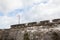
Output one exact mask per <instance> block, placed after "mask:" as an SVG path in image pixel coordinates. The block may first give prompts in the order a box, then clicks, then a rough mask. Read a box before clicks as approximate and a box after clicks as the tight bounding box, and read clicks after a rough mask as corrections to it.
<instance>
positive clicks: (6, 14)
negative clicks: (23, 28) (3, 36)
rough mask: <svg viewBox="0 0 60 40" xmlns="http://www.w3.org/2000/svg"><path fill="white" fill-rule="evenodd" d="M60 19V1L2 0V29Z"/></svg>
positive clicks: (0, 5) (0, 12) (0, 17)
mask: <svg viewBox="0 0 60 40" xmlns="http://www.w3.org/2000/svg"><path fill="white" fill-rule="evenodd" d="M18 15H20V23H27V22H32V21H41V20H51V19H55V18H60V0H0V28H1V29H4V28H10V25H13V24H17V23H18Z"/></svg>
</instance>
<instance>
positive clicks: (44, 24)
mask: <svg viewBox="0 0 60 40" xmlns="http://www.w3.org/2000/svg"><path fill="white" fill-rule="evenodd" d="M0 40H60V19H54V20H52V22H50V21H49V20H45V21H40V22H39V23H38V22H30V23H25V24H16V25H11V28H10V29H1V30H0Z"/></svg>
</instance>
